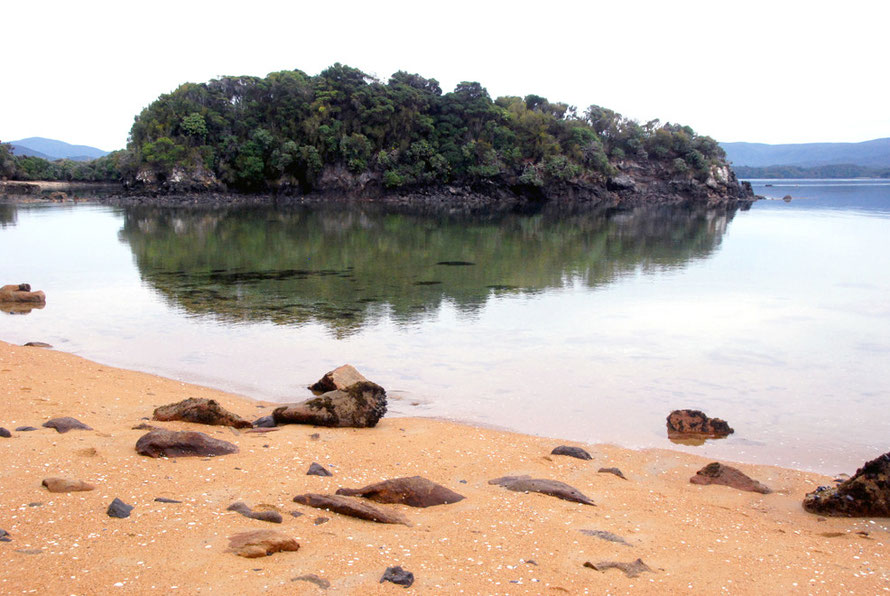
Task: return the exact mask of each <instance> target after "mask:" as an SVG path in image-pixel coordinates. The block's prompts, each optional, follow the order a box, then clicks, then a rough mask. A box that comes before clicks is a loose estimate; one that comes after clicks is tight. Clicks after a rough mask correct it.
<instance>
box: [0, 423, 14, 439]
mask: <svg viewBox="0 0 890 596" xmlns="http://www.w3.org/2000/svg"><path fill="white" fill-rule="evenodd" d="M11 436H12V433H11V432H9V430H7V429H5V428H3V427H2V426H0V437H3V438H4V439H8V438H9V437H11Z"/></svg>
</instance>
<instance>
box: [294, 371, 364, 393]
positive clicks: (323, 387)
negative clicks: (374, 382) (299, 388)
mask: <svg viewBox="0 0 890 596" xmlns="http://www.w3.org/2000/svg"><path fill="white" fill-rule="evenodd" d="M368 382H370V381H368V379H366V378H365V377H364V375H362V373H360V372H358V371H357V370H356V369H355V367H354V366H352V365H351V364H344V365H343V366H339V367H337V368H335V369H334V370H331V371H328V372H326V373H325V374H324V376H323V377H322V378H320V379H319V380H318V381H316V382H315V383H313V384H312V385H309V389H311V390H312V391H317V392H318V393H327V392H328V391H334V390H335V389H339V390H341V391H345V390H346V389H348V388H350V387H352V386H353V385H355V384H356V383H368Z"/></svg>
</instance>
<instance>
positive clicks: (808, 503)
mask: <svg viewBox="0 0 890 596" xmlns="http://www.w3.org/2000/svg"><path fill="white" fill-rule="evenodd" d="M803 508H804V509H806V510H807V511H809V512H810V513H818V514H819V515H830V516H833V517H890V452H888V453H885V454H884V455H882V456H880V457H877V458H875V459H873V460H871V461H868V462H866V463H865V465H863V466H862V467H861V468H859V469H858V470H856V473H855V474H853V476H852V477H851V478H849V479H847V480H844V481H843V482H841V483H840V484H838V485H837V486H820V487H819V488H817V489H816V490H815V491H813V492H811V493H807V495H806V496H805V497H804V500H803Z"/></svg>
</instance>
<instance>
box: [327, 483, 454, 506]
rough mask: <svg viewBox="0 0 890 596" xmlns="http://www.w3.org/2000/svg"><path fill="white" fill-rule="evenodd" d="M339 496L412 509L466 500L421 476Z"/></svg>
mask: <svg viewBox="0 0 890 596" xmlns="http://www.w3.org/2000/svg"><path fill="white" fill-rule="evenodd" d="M337 494H338V495H347V496H358V497H364V498H366V499H371V500H372V501H376V502H378V503H400V504H402V505H410V506H411V507H432V506H433V505H447V504H449V503H457V502H458V501H462V500H463V499H464V496H463V495H459V494H458V493H456V492H454V491H453V490H451V489H449V488H445V487H444V486H442V485H441V484H436V483H435V482H432V481H430V480H427V479H426V478H423V477H421V476H411V477H408V478H394V479H392V480H384V481H383V482H378V483H377V484H370V485H368V486H365V487H363V488H341V489H339V490H338V491H337Z"/></svg>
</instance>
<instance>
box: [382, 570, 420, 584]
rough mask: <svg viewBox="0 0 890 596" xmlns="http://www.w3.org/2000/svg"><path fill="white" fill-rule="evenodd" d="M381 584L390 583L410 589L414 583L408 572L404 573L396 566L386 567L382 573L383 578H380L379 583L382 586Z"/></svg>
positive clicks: (412, 575)
mask: <svg viewBox="0 0 890 596" xmlns="http://www.w3.org/2000/svg"><path fill="white" fill-rule="evenodd" d="M383 582H392V583H394V584H398V585H400V586H405V587H406V588H410V587H411V584H413V583H414V574H413V573H411V572H410V571H405V570H404V569H402V568H401V567H400V566H398V565H396V566H395V567H387V568H386V571H384V572H383V577H381V578H380V582H379V583H381V584H382V583H383Z"/></svg>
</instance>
